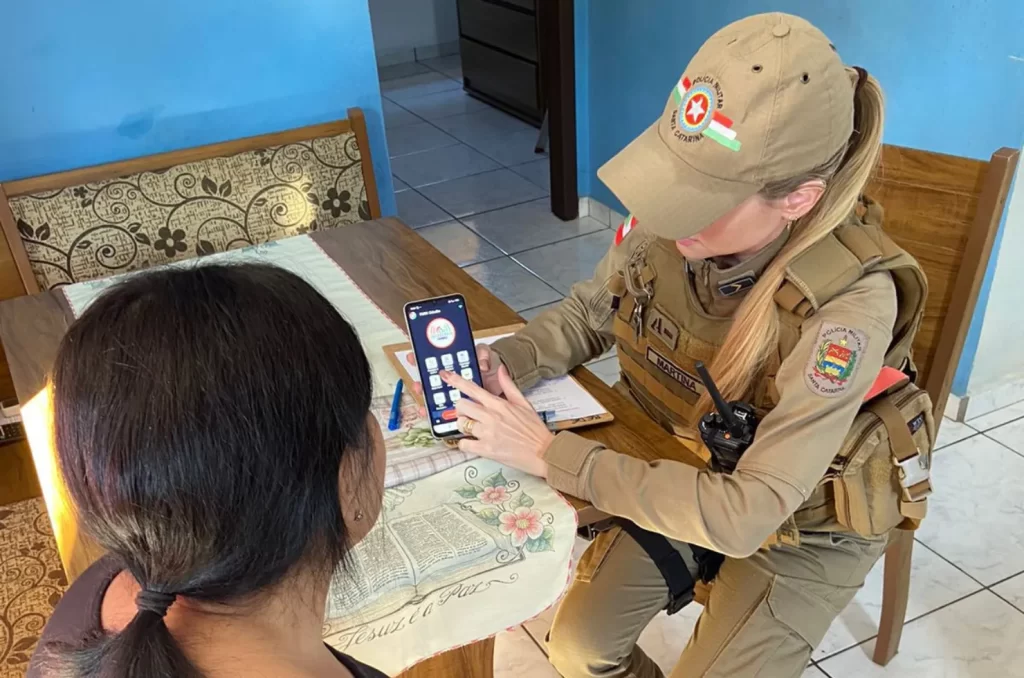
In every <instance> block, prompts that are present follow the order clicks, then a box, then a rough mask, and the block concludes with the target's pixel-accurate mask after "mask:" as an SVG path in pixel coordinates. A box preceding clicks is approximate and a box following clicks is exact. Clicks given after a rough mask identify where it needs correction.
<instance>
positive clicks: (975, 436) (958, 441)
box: [932, 431, 985, 453]
mask: <svg viewBox="0 0 1024 678" xmlns="http://www.w3.org/2000/svg"><path fill="white" fill-rule="evenodd" d="M981 435H985V434H984V433H981V432H980V431H975V432H974V433H972V434H970V435H968V436H966V437H964V438H960V439H959V440H954V441H953V442H951V443H946V444H945V445H941V446H939V447H936V448H934V449H932V452H933V453H934V452H938V451H939V450H944V449H946V448H947V447H953V446H954V445H959V444H960V443H962V442H963V441H965V440H970V439H971V438H977V437H978V436H981Z"/></svg>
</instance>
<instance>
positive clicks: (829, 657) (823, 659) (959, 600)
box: [815, 589, 986, 671]
mask: <svg viewBox="0 0 1024 678" xmlns="http://www.w3.org/2000/svg"><path fill="white" fill-rule="evenodd" d="M985 591H986V589H979V590H978V591H975V592H974V593H968V594H967V595H966V596H961V597H960V598H957V599H956V600H953V601H951V602H948V603H946V604H944V605H940V606H939V607H937V608H935V609H934V610H931V611H930V612H926V613H924V614H921V615H918V616H916V617H914V618H913V619H908V620H906V621H904V622H903V625H904V626H906V625H907V624H910V623H911V622H915V621H917V620H919V619H924V618H925V617H927V616H928V615H932V614H935V613H936V612H938V611H939V610H943V609H945V608H947V607H949V606H950V605H956V604H957V603H959V602H962V601H964V600H967V599H968V598H970V597H972V596H976V595H978V594H979V593H985ZM877 637H878V634H877V633H876V634H874V635H873V636H871V637H870V638H865V639H864V640H862V641H860V642H859V643H857V644H856V645H851V646H850V647H847V648H844V649H842V650H839V651H838V652H833V653H832V654H829V655H826V656H824V657H822V658H821V659H816V660H815V661H816V662H818V668H821V662H824V661H827V660H829V659H834V658H835V657H838V656H839V655H841V654H845V653H846V652H849V651H850V650H853V649H856V648H858V647H860V646H861V645H864V644H865V643H870V642H871V641H872V640H874V639H875V638H877ZM822 671H824V669H822Z"/></svg>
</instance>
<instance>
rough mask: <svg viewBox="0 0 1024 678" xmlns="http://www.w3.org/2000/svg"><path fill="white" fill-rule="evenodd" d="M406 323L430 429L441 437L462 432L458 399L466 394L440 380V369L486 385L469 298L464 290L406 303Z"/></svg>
mask: <svg viewBox="0 0 1024 678" xmlns="http://www.w3.org/2000/svg"><path fill="white" fill-rule="evenodd" d="M405 324H406V327H407V328H408V330H409V337H410V338H411V340H412V350H413V353H414V354H415V356H416V366H417V367H419V370H420V383H421V384H423V399H424V401H425V402H426V405H427V419H429V420H430V431H431V432H432V433H433V434H434V437H435V438H439V439H440V438H451V437H454V436H461V435H462V432H461V431H459V425H458V421H457V420H458V414H456V412H455V403H457V402H458V401H459V400H460V399H461V398H462V397H463V396H462V393H460V392H459V390H458V389H454V388H450V387H449V386H448V385H447V384H445V383H444V382H443V381H441V372H442V371H448V372H454V373H456V374H460V375H462V377H463V379H468V380H470V381H473V382H476V384H477V385H480V386H482V385H483V381H482V379H481V376H480V365H479V363H478V362H477V359H476V344H475V343H474V341H473V330H472V328H470V326H469V313H468V312H467V310H466V300H465V298H464V297H463V296H462V295H461V294H449V295H447V296H444V297H436V298H434V299H424V300H423V301H411V302H409V303H408V304H406V305H405Z"/></svg>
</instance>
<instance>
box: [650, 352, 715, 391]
mask: <svg viewBox="0 0 1024 678" xmlns="http://www.w3.org/2000/svg"><path fill="white" fill-rule="evenodd" d="M647 360H648V361H649V362H650V363H651V364H652V365H654V366H655V367H657V368H658V369H659V370H661V371H662V372H664V373H665V374H666V375H667V376H668V378H669V379H671V380H672V381H676V382H679V384H680V385H681V386H682V387H683V388H685V389H686V390H687V391H690V392H691V393H693V394H694V395H697V396H700V395H702V394H703V393H704V384H702V383H700V379H698V378H697V377H696V376H694V375H692V374H690V373H689V372H687V371H686V370H684V369H683V368H682V367H679V365H676V364H675V363H674V362H672V361H671V360H669V359H668V358H666V357H665V356H663V355H662V354H660V353H658V351H656V350H655V349H653V348H651V347H650V346H648V347H647Z"/></svg>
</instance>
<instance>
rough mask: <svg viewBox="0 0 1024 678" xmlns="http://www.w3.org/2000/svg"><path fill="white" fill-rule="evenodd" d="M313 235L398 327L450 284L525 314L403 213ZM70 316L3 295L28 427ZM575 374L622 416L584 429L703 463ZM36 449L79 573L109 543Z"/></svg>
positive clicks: (60, 301)
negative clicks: (412, 303)
mask: <svg viewBox="0 0 1024 678" xmlns="http://www.w3.org/2000/svg"><path fill="white" fill-rule="evenodd" d="M312 237H313V239H314V240H316V241H317V242H318V243H319V244H320V246H321V247H322V248H323V249H324V251H325V252H327V254H328V255H329V256H330V257H332V258H333V259H334V260H335V261H336V262H338V264H339V265H340V266H341V267H342V268H343V269H344V270H345V272H346V273H348V275H349V276H351V278H352V279H353V280H354V281H355V282H356V284H358V285H359V286H360V287H361V288H362V289H363V291H364V292H365V293H366V294H367V295H368V296H369V297H370V298H371V299H373V301H374V302H375V303H376V304H377V305H378V306H379V307H380V308H381V309H382V310H383V311H384V313H386V314H387V315H388V316H390V317H391V319H392V320H394V321H395V322H396V323H397V324H398V325H399V326H400V327H401V326H402V325H403V324H404V318H403V312H402V307H403V305H404V304H405V303H406V302H407V301H409V300H410V299H423V298H426V297H432V296H438V295H442V294H448V293H452V292H460V293H462V294H463V295H464V296H465V297H466V300H467V305H468V307H469V315H470V321H471V322H472V323H473V326H474V327H479V328H487V327H500V326H502V325H509V324H512V323H516V322H522V318H520V317H519V315H518V314H517V313H516V312H515V311H513V310H511V309H510V308H509V307H508V306H506V305H505V304H504V303H503V302H501V301H500V300H499V299H498V298H497V297H495V296H494V295H493V294H491V293H490V292H488V291H487V290H486V289H484V287H482V286H481V285H480V284H479V283H478V282H476V281H475V280H473V278H471V277H470V276H469V275H467V274H466V273H465V272H463V271H462V270H461V269H460V268H459V267H458V266H456V265H455V264H454V263H452V262H451V261H450V260H449V259H448V258H447V257H445V256H444V255H443V254H441V253H440V252H438V251H437V250H436V249H434V247H433V246H432V245H430V243H428V242H427V241H426V240H424V239H423V238H421V237H420V236H419V235H418V234H417V233H416V232H415V231H413V230H411V229H409V228H408V227H406V226H405V225H403V224H402V223H401V222H399V221H398V220H396V219H381V220H378V221H370V222H365V223H361V224H356V225H354V226H348V227H345V228H339V229H334V230H330V231H322V232H319V233H314V234H313V235H312ZM73 319H74V316H73V315H72V313H71V310H70V308H69V307H68V305H67V303H66V301H65V298H64V295H63V294H60V293H59V292H44V293H42V294H37V295H34V296H31V297H20V298H17V299H11V300H8V301H5V302H3V303H0V340H2V341H3V346H4V349H5V350H6V351H7V360H8V362H9V363H10V367H11V375H12V377H13V379H14V386H15V389H16V390H17V393H18V399H19V400H20V401H21V403H23V416H24V418H25V425H26V428H29V429H30V432H31V429H32V428H33V427H40V426H45V425H46V422H45V421H44V420H45V419H46V417H44V416H42V415H43V414H44V413H45V412H46V407H45V405H46V403H45V396H46V394H45V392H44V386H45V384H46V378H47V374H48V372H49V370H50V368H51V366H52V365H53V362H54V358H55V356H56V353H57V347H58V344H59V342H60V339H61V337H62V336H63V335H64V332H65V330H66V329H67V327H68V324H69V323H70V322H71V321H72V320H73ZM357 329H358V328H357ZM573 375H574V376H575V377H576V378H577V379H579V381H580V382H581V383H582V384H583V385H584V386H585V387H586V388H587V389H588V390H590V392H591V393H593V394H594V395H595V396H596V397H597V399H598V400H600V401H601V403H602V404H603V405H604V406H605V407H606V408H608V410H609V411H610V412H611V413H612V414H614V415H615V422H614V423H611V424H606V425H603V426H597V427H593V428H588V429H583V430H582V431H580V432H581V433H582V434H583V435H585V436H586V437H588V438H592V439H594V440H597V441H600V442H601V443H604V444H605V445H607V446H608V447H609V448H612V449H615V450H618V451H619V452H623V453H626V454H630V455H633V456H635V457H638V458H641V459H648V460H654V459H675V460H678V461H682V462H684V463H689V464H694V465H702V464H703V462H702V461H701V460H700V459H699V458H698V457H697V455H695V454H694V453H692V452H690V451H689V450H687V449H686V448H685V447H683V446H682V445H680V444H679V442H678V441H676V439H675V438H673V437H672V436H670V435H669V434H668V433H666V432H665V431H663V430H662V429H661V428H660V427H659V426H657V425H655V424H654V423H653V422H652V421H651V420H650V419H649V418H648V417H647V416H646V415H645V414H644V413H643V412H642V411H640V410H638V409H637V408H636V407H634V406H633V405H632V404H631V403H630V402H629V401H628V400H626V399H625V398H623V397H622V396H620V395H619V394H618V393H616V392H615V391H614V390H612V389H610V388H609V387H608V386H606V385H605V384H604V382H602V381H601V380H600V379H598V378H597V377H595V376H594V375H593V374H591V373H590V372H589V371H587V370H586V369H583V368H578V369H577V370H575V371H574V372H573ZM41 439H43V438H42V436H36V437H35V442H36V443H38V441H39V440H41ZM32 455H33V459H34V461H35V465H36V471H37V473H38V475H39V479H40V484H41V485H42V486H43V496H44V499H45V500H46V506H47V510H48V511H49V514H50V519H51V521H52V522H53V528H54V534H55V536H56V538H57V546H58V549H59V550H60V555H61V560H62V561H63V563H64V569H65V570H66V571H67V574H68V578H69V579H71V580H73V579H75V578H76V577H77V576H78V575H79V574H81V573H82V572H83V571H84V570H85V569H86V568H87V567H88V566H89V565H90V564H91V563H92V562H93V561H95V560H96V559H97V558H98V557H99V556H100V555H102V551H101V550H100V549H99V548H98V547H97V546H96V544H94V543H91V542H90V541H89V540H88V539H87V538H86V537H85V536H84V535H80V534H79V532H78V526H77V523H76V520H75V518H74V515H73V512H72V511H70V510H69V503H68V501H67V498H66V495H65V493H64V490H63V487H62V485H61V483H60V479H59V477H58V474H57V473H56V470H55V465H54V457H53V450H52V448H51V446H50V445H48V444H46V445H42V444H34V445H33V449H32ZM571 501H572V504H573V506H575V507H576V509H577V511H579V515H580V522H581V524H589V523H592V522H594V521H596V520H598V519H600V518H601V517H602V514H601V513H600V512H599V511H597V510H596V509H594V507H592V506H590V505H589V504H587V503H586V502H583V501H580V500H578V499H571ZM493 653H494V639H493V638H492V639H489V640H486V641H482V642H479V643H474V644H473V645H470V646H467V647H464V648H460V649H458V650H453V651H451V652H447V653H445V654H443V655H440V656H438V657H435V658H433V659H430V660H428V661H425V662H423V663H421V664H419V665H417V666H416V667H415V668H413V669H411V670H410V671H408V672H406V673H404V674H402V675H403V676H406V677H408V678H428V677H429V678H441V677H445V678H447V677H450V676H466V677H469V678H472V677H480V678H484V677H489V676H491V675H492V665H493Z"/></svg>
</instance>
